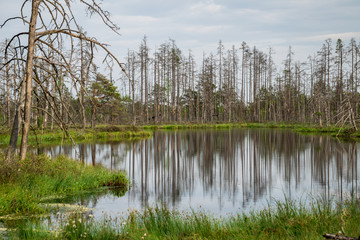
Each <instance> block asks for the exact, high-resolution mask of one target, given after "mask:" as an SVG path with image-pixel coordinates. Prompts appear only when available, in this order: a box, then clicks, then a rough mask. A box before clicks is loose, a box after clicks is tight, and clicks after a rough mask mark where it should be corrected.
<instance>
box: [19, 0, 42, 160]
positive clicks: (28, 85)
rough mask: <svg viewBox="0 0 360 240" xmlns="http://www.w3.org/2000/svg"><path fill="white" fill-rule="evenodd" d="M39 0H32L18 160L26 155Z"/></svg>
mask: <svg viewBox="0 0 360 240" xmlns="http://www.w3.org/2000/svg"><path fill="white" fill-rule="evenodd" d="M40 2H41V0H33V1H32V10H31V18H30V25H29V38H28V53H27V59H26V67H25V107H24V123H23V128H22V139H21V145H20V160H24V159H25V157H26V152H27V146H28V136H29V130H30V121H31V94H32V70H33V59H34V52H35V37H36V36H35V30H36V21H37V16H38V11H39V5H40Z"/></svg>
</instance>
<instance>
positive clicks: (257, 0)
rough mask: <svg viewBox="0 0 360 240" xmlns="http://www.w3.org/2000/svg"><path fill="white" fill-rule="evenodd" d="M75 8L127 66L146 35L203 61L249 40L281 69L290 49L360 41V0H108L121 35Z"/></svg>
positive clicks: (305, 51) (10, 12)
mask: <svg viewBox="0 0 360 240" xmlns="http://www.w3.org/2000/svg"><path fill="white" fill-rule="evenodd" d="M22 3H23V0H11V1H9V0H0V22H1V23H2V22H3V21H4V20H5V19H6V18H8V17H13V16H19V13H20V11H19V9H20V6H21V4H22ZM71 4H72V5H73V12H74V14H75V15H76V17H77V20H78V22H79V23H80V25H81V26H83V27H84V29H85V31H87V33H88V35H89V36H92V37H95V38H96V39H97V40H98V41H100V42H102V43H107V44H109V45H110V46H109V49H110V50H111V51H113V52H114V54H115V55H116V56H117V57H118V58H119V59H120V60H121V61H123V62H125V57H126V54H127V51H128V49H130V50H138V48H139V45H140V42H141V40H142V39H143V37H144V36H145V35H146V36H147V39H148V46H149V47H150V49H151V50H152V51H154V50H155V49H156V48H158V47H159V46H160V45H161V44H162V43H165V42H167V41H169V39H173V40H175V41H176V44H177V46H178V47H179V48H180V49H181V50H182V51H183V53H184V54H187V52H188V51H189V50H190V49H191V51H192V53H193V54H194V55H195V57H196V58H198V59H200V58H201V57H202V55H203V52H205V53H207V54H209V53H210V52H213V53H215V52H216V49H217V46H218V42H219V41H220V40H221V41H222V42H223V44H224V46H225V47H226V48H228V49H230V48H231V47H232V46H233V45H235V47H237V48H240V46H241V43H242V42H243V41H245V42H246V43H247V44H248V45H249V46H250V47H253V46H256V47H257V48H258V49H261V50H262V51H264V52H268V51H269V47H272V49H273V52H274V53H275V54H274V59H275V61H276V62H277V63H278V64H279V63H281V61H282V60H283V59H285V58H286V55H287V52H288V49H289V46H291V47H292V51H293V52H294V53H295V58H296V59H298V60H300V61H305V60H306V58H307V57H308V56H309V55H313V54H315V53H316V51H318V50H319V49H320V48H321V46H322V44H323V43H324V42H325V40H326V39H328V38H331V39H332V40H333V42H336V40H337V39H338V38H341V39H342V40H343V41H344V42H345V43H346V44H347V43H348V42H349V40H350V39H351V38H355V40H356V41H357V42H360V0H181V1H178V0H177V1H176V0H152V1H149V0H127V1H123V0H103V2H102V7H103V9H105V10H107V11H109V12H110V13H111V19H112V20H113V22H115V23H116V24H117V25H118V26H119V27H120V35H117V34H115V33H113V32H112V31H110V30H109V29H107V28H106V27H105V26H104V24H103V23H102V22H101V20H100V19H99V18H98V17H95V16H93V17H91V18H90V17H88V16H86V12H85V9H84V7H83V5H81V4H80V3H79V1H78V0H74V1H71ZM28 5H29V4H28ZM29 15H30V13H29ZM22 27H23V24H22V23H21V22H20V21H17V20H15V21H13V22H11V23H8V24H7V25H6V26H5V27H4V28H3V29H0V41H3V40H4V38H5V37H10V36H11V35H12V34H14V32H16V31H19V30H20V29H21V28H22Z"/></svg>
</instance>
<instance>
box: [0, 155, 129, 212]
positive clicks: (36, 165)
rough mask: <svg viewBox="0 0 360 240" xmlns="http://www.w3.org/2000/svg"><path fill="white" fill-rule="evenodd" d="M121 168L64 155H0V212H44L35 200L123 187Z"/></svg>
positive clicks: (124, 184) (124, 182) (124, 185)
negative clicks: (10, 157) (21, 158)
mask: <svg viewBox="0 0 360 240" xmlns="http://www.w3.org/2000/svg"><path fill="white" fill-rule="evenodd" d="M127 185H128V180H127V179H126V177H125V174H124V173H123V172H113V171H109V170H107V169H105V168H103V167H93V166H87V165H84V164H82V163H80V162H77V161H74V160H72V159H69V158H67V157H64V156H59V157H57V158H55V159H50V158H49V157H47V156H28V157H27V158H26V159H25V160H24V161H22V162H20V161H19V160H15V161H14V162H12V163H9V162H7V161H6V160H4V158H3V157H1V158H0V216H3V215H8V214H22V215H23V214H34V213H43V212H45V209H44V207H42V205H40V204H39V203H40V202H42V200H43V199H49V197H65V196H67V195H71V194H77V193H79V192H82V191H89V190H93V189H98V188H101V187H107V186H116V187H120V188H122V189H126V187H127Z"/></svg>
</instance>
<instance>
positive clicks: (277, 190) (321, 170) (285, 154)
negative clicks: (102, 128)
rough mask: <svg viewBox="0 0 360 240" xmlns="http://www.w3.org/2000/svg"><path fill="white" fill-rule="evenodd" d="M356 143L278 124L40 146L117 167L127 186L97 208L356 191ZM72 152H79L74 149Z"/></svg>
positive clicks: (220, 205) (220, 204)
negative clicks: (276, 127)
mask: <svg viewBox="0 0 360 240" xmlns="http://www.w3.org/2000/svg"><path fill="white" fill-rule="evenodd" d="M358 147H359V144H358V143H351V142H350V143H340V142H338V141H337V140H334V139H331V138H330V137H327V136H304V135H298V134H296V133H293V132H289V131H284V130H269V129H237V130H201V131H177V132H162V131H159V132H155V133H154V135H153V138H151V139H148V140H143V141H137V142H123V143H107V144H94V143H92V144H80V145H78V146H76V147H73V146H62V147H59V146H58V147H53V148H49V149H44V151H45V152H47V153H48V154H50V155H57V154H60V153H62V154H66V155H70V156H73V157H78V158H80V160H81V161H82V162H84V163H87V164H92V165H97V164H101V165H103V166H105V167H107V168H109V169H124V170H126V171H127V173H128V176H129V178H130V179H131V183H132V187H131V189H130V190H129V191H128V192H127V193H126V195H125V196H124V197H122V198H111V200H109V199H107V200H106V199H103V202H106V204H108V206H107V207H103V206H101V203H100V202H101V201H102V200H101V199H98V200H97V204H98V208H100V209H101V208H102V209H105V210H109V209H111V211H124V210H126V209H127V208H128V207H135V208H141V207H144V206H147V205H148V204H154V203H155V202H163V203H166V204H167V205H168V206H170V207H176V208H180V209H188V208H189V207H192V208H198V207H199V206H202V207H203V208H204V209H206V210H210V211H212V212H214V213H233V212H234V211H237V210H240V211H241V210H244V209H249V208H252V209H253V208H257V207H263V206H264V205H266V203H267V201H268V200H269V199H271V198H272V197H274V198H276V199H282V198H283V197H284V195H286V196H287V197H288V198H290V199H299V198H301V197H304V196H306V195H307V194H311V195H312V196H318V195H321V196H322V197H324V198H327V199H328V198H332V197H334V196H335V197H338V198H339V199H342V198H343V197H344V194H345V193H351V192H353V193H355V194H357V193H358V190H359V188H358V183H359V178H358V172H359V171H360V169H359V167H358V164H357V163H358ZM77 154H78V156H77Z"/></svg>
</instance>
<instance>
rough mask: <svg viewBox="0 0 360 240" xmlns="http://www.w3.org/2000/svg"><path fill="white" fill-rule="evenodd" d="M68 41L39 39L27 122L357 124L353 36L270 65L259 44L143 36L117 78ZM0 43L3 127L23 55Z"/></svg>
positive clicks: (80, 43) (358, 59) (359, 57)
mask: <svg viewBox="0 0 360 240" xmlns="http://www.w3.org/2000/svg"><path fill="white" fill-rule="evenodd" d="M68 41H70V39H69V38H65V39H61V41H60V39H57V37H54V39H53V38H52V37H51V36H49V37H47V39H46V40H41V42H40V43H39V44H37V45H36V48H35V55H36V59H35V61H34V64H35V68H34V70H33V72H34V85H33V91H32V95H33V96H34V97H33V99H32V104H31V106H32V109H33V110H34V111H32V116H31V119H32V122H31V124H32V126H33V127H34V128H47V127H50V128H53V127H54V124H55V125H56V124H57V125H78V126H81V127H82V128H85V127H87V126H91V127H94V126H95V125H96V124H133V125H136V124H163V123H220V122H221V123H223V122H269V121H274V122H293V123H316V124H319V125H321V126H323V125H330V124H345V123H347V124H350V125H352V126H353V127H354V128H356V120H357V119H358V115H359V98H360V96H359V93H358V92H359V67H360V66H359V65H360V64H359V63H360V52H359V47H360V45H359V44H358V43H357V42H356V40H355V39H351V41H350V42H349V43H345V42H343V41H342V40H341V39H337V40H336V41H333V40H332V39H327V40H325V41H324V44H323V45H322V46H321V47H320V48H319V51H318V52H316V53H309V57H308V59H307V61H306V62H300V61H297V60H296V56H294V53H293V51H292V48H291V47H289V50H288V54H287V56H286V58H285V59H284V60H283V64H282V65H275V63H274V61H273V53H272V51H273V50H272V48H269V51H268V52H263V51H260V50H259V49H257V47H256V46H249V45H248V44H247V43H245V42H242V43H241V44H240V46H233V47H232V48H231V49H225V48H224V45H223V43H222V42H221V41H219V43H218V48H217V49H215V51H214V52H215V53H212V52H211V53H204V55H203V57H202V61H201V62H196V60H195V56H193V55H192V53H191V51H189V52H188V53H186V52H185V51H183V50H181V49H179V48H178V47H177V45H176V42H175V40H170V41H168V42H165V43H164V44H162V45H161V46H160V47H159V48H158V49H155V50H154V51H151V50H150V47H149V46H148V44H147V38H146V37H144V39H143V40H141V42H140V46H139V49H138V50H129V51H128V55H127V56H126V57H125V64H122V66H123V67H124V71H125V74H124V73H122V75H121V76H113V75H114V73H113V72H115V71H114V68H115V67H117V66H114V61H112V60H110V61H106V64H107V66H106V70H107V71H106V72H108V73H107V74H103V73H101V72H100V70H99V66H97V65H96V64H95V63H94V58H95V55H96V50H95V49H94V47H95V46H94V45H95V44H93V43H91V42H86V41H84V40H83V39H71V41H72V44H71V48H70V49H68V48H67V47H69V46H68V45H69V44H67V43H66V42H68ZM1 46H2V48H1V58H0V61H1V62H2V65H3V66H4V67H2V68H1V79H0V81H1V88H0V101H1V104H0V112H1V115H0V117H1V123H2V125H5V124H6V125H7V126H8V127H9V128H10V127H11V126H12V122H13V120H14V116H15V115H16V109H17V106H19V103H20V102H21V99H22V95H23V92H24V91H23V89H24V87H23V86H22V82H23V81H22V80H23V79H24V71H25V70H24V69H25V62H24V61H23V59H24V56H22V55H20V54H24V53H23V52H22V51H18V48H17V47H16V45H14V40H13V41H11V42H10V43H9V40H5V41H4V42H3V43H2V44H1ZM60 53H61V54H60ZM10 60H12V61H10ZM106 60H107V59H106ZM4 63H8V64H6V65H4ZM117 72H118V71H117ZM114 79H119V80H114Z"/></svg>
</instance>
